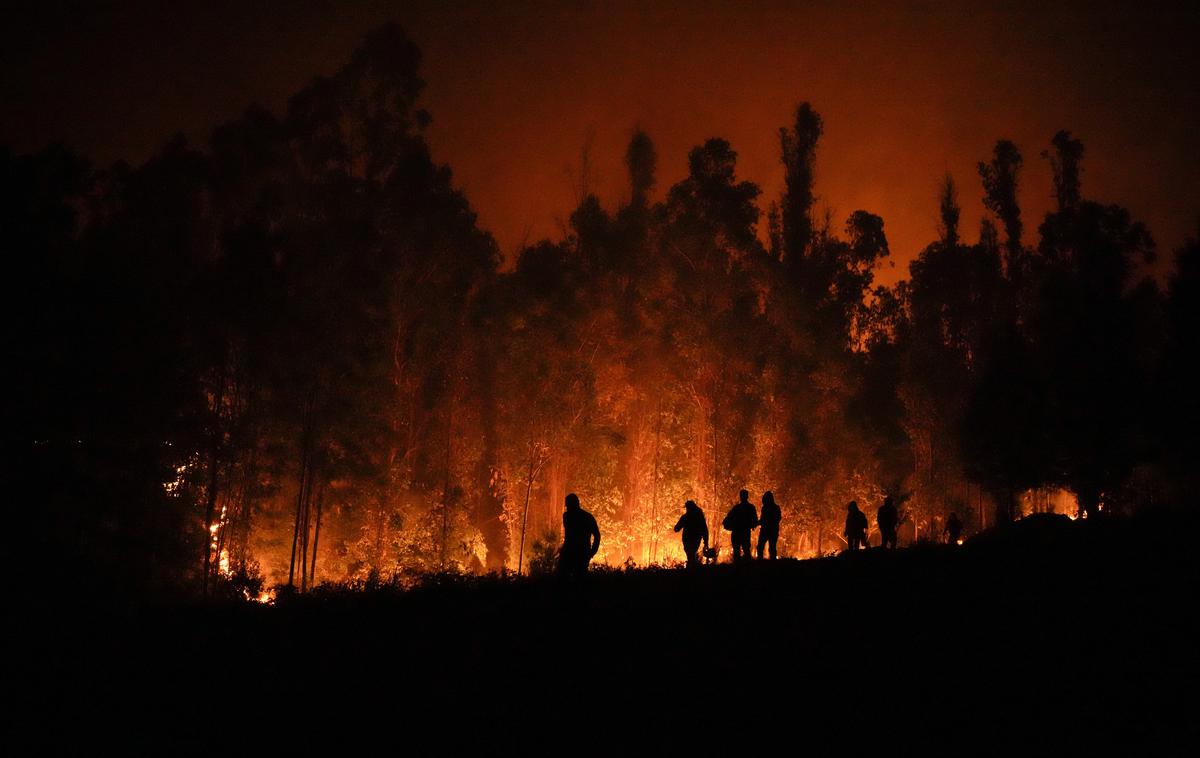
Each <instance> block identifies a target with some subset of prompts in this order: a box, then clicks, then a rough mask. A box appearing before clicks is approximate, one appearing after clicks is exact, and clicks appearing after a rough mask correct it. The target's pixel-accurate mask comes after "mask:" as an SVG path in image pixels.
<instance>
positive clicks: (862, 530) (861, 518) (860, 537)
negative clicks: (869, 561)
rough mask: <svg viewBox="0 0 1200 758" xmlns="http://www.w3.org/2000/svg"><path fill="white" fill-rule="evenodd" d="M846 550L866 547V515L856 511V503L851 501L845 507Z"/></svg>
mask: <svg viewBox="0 0 1200 758" xmlns="http://www.w3.org/2000/svg"><path fill="white" fill-rule="evenodd" d="M846 546H847V547H846V549H847V550H851V551H853V550H858V549H859V548H860V547H867V546H868V545H867V514H865V513H863V512H862V511H860V510H859V509H858V501H856V500H851V501H850V504H849V505H847V506H846Z"/></svg>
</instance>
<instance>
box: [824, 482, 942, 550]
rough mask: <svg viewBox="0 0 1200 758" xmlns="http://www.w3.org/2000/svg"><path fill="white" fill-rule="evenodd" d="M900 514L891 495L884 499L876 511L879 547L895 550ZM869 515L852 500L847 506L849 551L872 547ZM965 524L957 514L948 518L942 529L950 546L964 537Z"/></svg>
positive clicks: (846, 531)
mask: <svg viewBox="0 0 1200 758" xmlns="http://www.w3.org/2000/svg"><path fill="white" fill-rule="evenodd" d="M900 522H901V518H900V512H899V511H898V510H896V503H895V501H894V500H892V497H891V496H890V495H889V496H887V497H885V498H884V499H883V505H881V506H879V509H878V510H877V511H875V524H876V526H878V527H879V546H880V547H881V548H885V549H892V550H894V549H895V548H896V545H897V539H896V528H897V527H898V526H900ZM868 528H869V525H868V524H867V514H865V513H863V512H862V511H861V510H859V507H858V502H857V501H854V500H851V501H850V503H849V505H847V506H846V530H845V532H844V533H843V534H844V536H845V537H846V549H847V550H859V549H860V548H867V547H870V544H869V543H868V542H867V530H868ZM962 530H963V523H962V519H960V518H959V517H958V514H957V513H951V514H950V515H949V516H947V517H946V524H945V527H944V528H943V529H942V534H943V536H945V537H946V541H947V542H949V543H950V544H952V545H953V544H957V543H958V542H959V538H960V537H961V536H962Z"/></svg>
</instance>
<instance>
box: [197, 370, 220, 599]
mask: <svg viewBox="0 0 1200 758" xmlns="http://www.w3.org/2000/svg"><path fill="white" fill-rule="evenodd" d="M224 404H225V358H224V356H222V358H221V368H220V371H219V373H218V375H217V392H216V394H215V395H214V397H213V428H212V433H211V434H210V435H209V443H208V492H207V493H205V503H204V568H203V571H204V573H203V579H202V580H201V594H203V595H208V580H209V575H210V573H211V571H212V548H213V544H212V542H213V539H212V538H213V534H212V523H213V512H214V511H215V510H216V506H217V485H218V483H219V481H220V473H219V469H220V457H221V442H222V440H223V437H224V429H223V428H222V424H221V416H222V412H221V411H222V407H223V406H224Z"/></svg>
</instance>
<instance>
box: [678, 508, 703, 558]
mask: <svg viewBox="0 0 1200 758" xmlns="http://www.w3.org/2000/svg"><path fill="white" fill-rule="evenodd" d="M675 531H677V532H680V531H681V532H683V553H684V555H686V556H687V565H688V568H693V567H695V566H699V565H700V556H699V555H697V553H698V552H699V550H700V543H701V542H703V543H704V549H705V550H708V522H707V521H705V520H704V511H702V510H700V506H698V505H696V503H695V502H694V501H692V500H689V501H687V502H686V503H684V504H683V515H682V516H680V517H679V520H678V521H676V522H675Z"/></svg>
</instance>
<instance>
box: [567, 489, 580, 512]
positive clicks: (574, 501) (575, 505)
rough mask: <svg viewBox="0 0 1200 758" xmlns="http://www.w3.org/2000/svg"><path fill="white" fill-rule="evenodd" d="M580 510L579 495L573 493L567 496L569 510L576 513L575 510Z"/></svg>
mask: <svg viewBox="0 0 1200 758" xmlns="http://www.w3.org/2000/svg"><path fill="white" fill-rule="evenodd" d="M578 509H579V495H576V494H575V493H574V492H572V493H571V494H570V495H567V510H568V511H574V510H578Z"/></svg>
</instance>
